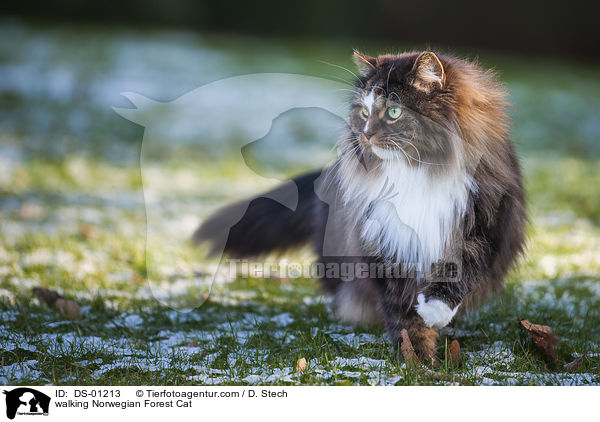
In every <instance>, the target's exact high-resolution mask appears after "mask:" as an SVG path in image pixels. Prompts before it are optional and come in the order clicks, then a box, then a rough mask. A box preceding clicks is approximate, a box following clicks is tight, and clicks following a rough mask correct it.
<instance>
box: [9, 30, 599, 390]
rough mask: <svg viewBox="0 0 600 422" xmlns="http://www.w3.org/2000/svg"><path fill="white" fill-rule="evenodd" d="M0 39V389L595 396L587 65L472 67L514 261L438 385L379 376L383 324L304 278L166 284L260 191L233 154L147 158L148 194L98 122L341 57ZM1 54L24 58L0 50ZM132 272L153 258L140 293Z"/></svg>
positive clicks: (593, 80)
mask: <svg viewBox="0 0 600 422" xmlns="http://www.w3.org/2000/svg"><path fill="white" fill-rule="evenodd" d="M74 31H81V32H80V33H79V34H78V35H79V37H78V38H76V39H75V38H73V37H72V36H69V35H73V34H72V33H73V32H74ZM0 32H2V33H3V34H4V35H5V36H4V37H0V40H2V41H0V52H1V55H0V72H2V73H3V75H5V76H7V78H0V107H1V110H2V111H3V112H6V113H5V116H6V117H7V119H5V120H3V121H2V124H1V125H0V159H1V160H0V161H1V162H0V165H1V167H0V168H1V169H2V171H1V173H0V219H1V222H0V327H1V328H0V384H3V383H10V384H46V383H52V384H103V385H111V384H134V385H135V384H244V383H247V384H255V383H261V384H327V385H333V384H343V385H345V384H398V385H404V384H447V383H455V382H458V383H461V384H502V385H504V384H544V385H545V384H566V385H571V384H599V383H600V195H599V193H600V192H599V189H598V185H599V181H600V164H599V161H598V157H599V156H600V150H598V145H600V143H598V142H597V141H598V140H599V139H600V136H599V135H600V123H599V120H598V115H600V95H599V93H600V82H599V81H598V77H597V75H598V69H597V67H594V66H587V67H586V66H583V65H581V64H574V63H571V64H569V63H562V62H556V63H555V62H548V61H544V60H536V59H530V58H523V57H505V56H503V57H495V56H491V55H490V56H487V57H485V58H482V59H481V60H482V61H483V62H484V63H493V64H494V65H495V66H496V67H497V69H498V70H499V71H500V74H501V76H502V78H503V79H504V80H506V81H507V83H508V86H509V88H510V90H511V98H512V100H513V103H514V104H515V110H514V111H513V114H514V123H515V127H514V130H513V133H514V136H515V139H516V141H517V144H518V146H519V151H520V154H521V156H522V163H523V167H524V174H525V178H526V186H527V192H528V202H529V213H530V219H531V223H530V227H529V244H528V252H527V255H526V257H525V258H524V260H523V262H522V264H521V265H520V267H519V268H518V269H516V270H515V271H514V272H513V273H512V275H511V277H510V279H509V281H508V283H507V289H506V291H505V292H504V293H503V294H501V295H499V296H498V297H497V298H495V300H493V301H492V302H490V303H489V304H488V305H486V306H484V307H483V308H481V309H479V310H477V311H475V312H473V313H471V314H470V315H467V316H465V315H463V316H461V317H459V318H458V319H457V321H456V324H455V325H454V326H453V327H452V328H448V329H445V330H444V332H443V333H442V336H441V341H440V349H439V351H438V352H439V353H438V355H439V357H440V358H441V361H442V367H441V369H440V371H441V372H442V373H444V374H448V375H449V376H457V378H455V379H454V380H451V379H450V378H448V379H446V380H434V379H432V378H431V377H430V376H428V375H427V374H426V373H424V372H423V371H422V370H419V369H411V368H406V367H405V366H404V365H399V364H397V363H394V360H393V359H392V352H391V347H390V345H389V344H388V343H387V342H386V340H385V336H384V333H383V332H382V331H381V330H379V329H370V330H364V329H355V328H353V327H349V326H345V325H341V324H340V323H339V321H337V320H336V319H335V318H334V316H333V315H332V314H331V312H330V310H329V308H328V305H327V301H326V299H325V298H324V297H322V296H321V295H320V291H319V289H318V284H317V283H316V282H315V281H314V280H307V279H287V278H282V279H276V280H275V279H268V280H263V279H241V278H238V279H235V280H230V279H228V278H226V277H223V278H219V279H218V280H217V283H216V284H215V285H214V286H213V288H212V291H211V292H210V295H209V296H208V299H207V300H206V302H204V295H205V294H206V289H204V287H206V277H203V276H196V277H191V278H190V277H182V276H181V269H182V268H186V267H189V266H191V265H192V264H190V263H193V262H194V259H196V258H197V253H196V251H194V250H193V249H191V248H189V246H188V245H187V244H186V240H187V239H188V237H189V235H190V234H191V232H192V231H193V229H194V228H195V226H196V225H197V224H198V222H199V221H200V219H201V217H202V216H204V215H206V213H207V212H209V211H210V210H211V209H212V208H213V207H214V206H215V205H217V204H221V203H223V202H226V201H228V200H230V199H232V198H239V196H240V194H243V193H244V192H248V191H255V190H261V189H262V188H264V187H266V186H267V185H269V184H271V183H273V181H272V180H271V181H269V180H263V181H262V182H260V181H258V182H250V181H248V180H247V179H244V177H242V172H241V171H240V169H239V168H238V167H236V163H235V161H233V160H225V161H214V160H212V161H211V160H204V161H202V163H201V165H200V164H197V163H190V162H189V161H181V162H177V161H175V162H174V163H171V164H169V165H161V164H163V163H144V164H145V165H147V166H148V167H146V169H145V170H147V171H145V172H144V176H145V177H149V178H151V179H152V180H146V182H151V183H150V184H151V186H152V188H153V189H154V190H156V191H152V190H150V189H148V188H147V186H143V185H142V178H141V172H140V163H139V160H138V157H139V142H140V141H141V137H142V133H141V131H140V130H139V128H137V127H135V126H134V125H132V124H130V123H128V122H126V121H124V120H122V119H121V118H119V117H118V116H116V115H115V114H114V113H113V112H112V111H111V110H110V108H109V106H110V105H118V104H119V101H121V102H122V101H123V100H120V99H118V93H119V92H120V91H125V90H136V89H137V90H140V91H145V90H147V91H148V92H144V93H145V94H147V95H152V94H154V95H155V96H157V97H161V96H162V97H163V99H167V98H173V97H174V96H177V95H181V94H182V93H184V92H185V91H186V90H187V89H192V88H195V87H196V86H198V85H199V84H202V83H205V82H206V81H208V80H211V78H213V79H214V78H215V77H217V76H220V77H224V76H227V75H231V74H232V73H236V74H240V73H244V72H250V71H255V72H257V71H290V72H307V73H311V72H313V73H314V74H321V73H322V72H323V69H324V68H327V69H328V72H330V73H332V74H335V75H338V76H340V77H342V75H343V74H344V71H340V72H338V73H336V70H335V69H334V68H333V69H332V68H331V67H330V66H327V65H321V64H318V63H319V61H318V60H320V59H323V60H326V61H328V62H332V63H340V64H342V65H345V66H349V60H348V58H347V56H348V51H350V46H341V45H325V44H322V43H310V42H295V41H294V42H292V41H287V42H274V41H268V40H253V39H252V40H251V39H232V38H228V37H221V38H219V37H217V36H206V37H199V36H198V35H193V34H187V33H150V34H140V33H136V32H134V31H121V32H117V33H114V32H110V33H108V32H104V30H100V29H95V30H88V29H73V28H71V29H64V28H63V29H58V28H32V27H28V26H26V25H20V24H15V23H11V24H10V25H9V24H6V25H3V26H2V27H1V29H0ZM100 35H101V36H100ZM7 40H8V41H7ZM11 40H12V44H14V42H16V41H17V40H18V41H20V42H22V44H23V45H24V48H22V49H20V50H19V51H14V50H9V46H10V45H11V42H9V41H11ZM59 47H60V48H59ZM375 47H376V46H371V48H375ZM346 50H347V51H346ZM36 52H37V53H36ZM157 52H162V53H164V54H166V55H169V57H171V58H172V59H173V60H159V61H158V62H157V61H156V60H157V59H156V57H157ZM200 68H201V69H202V70H203V71H202V72H199V71H198V69H200ZM42 70H44V71H45V72H46V74H47V75H49V78H48V80H46V81H45V82H44V81H41V80H39V79H36V78H35V75H36V72H38V71H42ZM19 72H21V73H20V75H21V78H20V79H19V78H16V75H17V73H19ZM172 75H176V76H177V77H173V78H172V77H171V76H172ZM195 75H196V76H195ZM197 75H200V76H197ZM61 78H62V79H61ZM6 81H9V82H10V83H8V82H6ZM19 81H20V82H19ZM61 81H62V82H61ZM17 82H19V83H17ZM121 104H122V103H121ZM261 183H262V184H261ZM155 194H157V195H155ZM155 197H159V198H160V201H155V200H154V199H153V198H155ZM144 201H147V202H148V203H149V204H151V205H152V206H153V207H154V208H152V209H153V210H154V211H153V212H155V213H156V215H157V216H158V218H156V219H154V220H153V226H152V230H153V231H154V235H155V237H154V238H153V242H155V243H156V244H157V245H165V246H164V248H162V249H161V248H158V252H157V248H154V249H153V250H151V251H150V250H149V253H150V254H157V256H154V255H150V256H148V257H146V255H145V247H146V241H147V237H146V234H147V229H148V227H147V225H146V208H145V203H144ZM153 201H154V202H153ZM173 239H178V240H179V241H180V242H179V243H178V244H177V245H175V246H173V245H172V244H173ZM163 242H164V243H163ZM167 245H168V246H167ZM182 258H184V259H182ZM147 259H148V260H152V261H153V262H154V261H156V262H160V263H161V265H160V266H159V267H158V268H157V271H158V273H157V274H158V275H159V278H158V279H156V280H155V282H154V283H152V284H149V283H148V282H147V281H146V280H145V276H146V273H147V268H146V263H147ZM36 286H43V287H46V288H50V289H55V290H57V291H59V292H60V293H62V294H63V295H65V296H67V297H70V298H73V299H75V300H76V301H77V302H78V303H79V304H80V305H82V308H83V314H84V317H83V318H82V319H81V320H76V321H70V320H65V319H64V318H63V317H62V316H61V315H60V314H59V313H58V311H56V310H55V309H51V308H48V307H47V306H46V305H44V304H43V303H40V301H39V300H38V299H37V298H35V297H34V296H33V295H32V293H31V289H32V288H33V287H36ZM519 317H522V318H527V319H529V320H530V321H532V322H535V323H541V324H548V325H551V326H552V327H553V328H554V330H555V332H556V334H557V336H558V338H559V341H560V348H559V359H560V361H561V364H560V365H558V366H556V367H553V366H551V365H549V364H548V363H547V362H546V361H545V360H544V359H543V357H542V356H540V355H539V354H538V352H537V351H536V350H535V348H534V347H533V345H532V344H531V340H530V339H529V338H528V336H527V335H526V333H525V332H524V331H523V330H522V329H521V328H520V327H519V323H518V318H519ZM446 338H447V340H448V344H449V343H450V341H451V340H452V339H458V340H459V341H460V343H461V346H462V349H463V351H464V354H463V358H462V365H461V367H460V368H452V367H450V366H448V365H447V364H446V363H445V361H444V359H443V358H444V353H445V344H446V343H445V339H446ZM584 353H587V356H588V359H587V361H586V362H585V363H584V365H583V366H582V367H581V368H580V369H579V370H578V371H577V373H565V372H564V370H563V369H562V363H564V362H568V361H571V360H573V359H575V358H576V357H579V356H582V355H583V354H584ZM301 357H304V358H306V359H307V361H308V368H307V370H306V371H305V372H303V373H301V374H297V373H295V371H294V368H295V365H296V361H297V360H298V359H299V358H301Z"/></svg>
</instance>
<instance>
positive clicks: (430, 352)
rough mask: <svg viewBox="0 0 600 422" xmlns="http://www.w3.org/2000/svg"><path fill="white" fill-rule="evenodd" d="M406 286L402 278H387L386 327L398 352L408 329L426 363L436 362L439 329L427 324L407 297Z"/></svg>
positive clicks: (384, 302) (384, 304)
mask: <svg viewBox="0 0 600 422" xmlns="http://www.w3.org/2000/svg"><path fill="white" fill-rule="evenodd" d="M405 289H406V286H405V285H404V283H402V282H401V281H400V280H387V281H386V283H385V289H383V291H382V301H381V303H382V305H383V306H382V308H383V314H384V320H385V327H386V330H387V333H388V336H389V339H390V341H391V343H392V345H393V347H394V351H395V352H396V353H398V354H399V353H400V345H401V344H402V335H401V333H402V330H403V329H406V330H407V332H408V336H409V338H410V340H411V343H412V345H413V348H414V350H415V352H416V354H417V356H418V357H419V359H420V360H421V361H422V362H424V363H435V361H436V360H435V350H436V341H437V336H438V333H437V330H436V329H435V328H434V327H431V326H427V324H425V322H424V320H423V318H422V317H421V316H419V314H418V313H417V312H416V310H415V309H414V308H413V309H411V308H410V305H407V303H410V301H408V302H407V298H406V297H405V294H404V293H405Z"/></svg>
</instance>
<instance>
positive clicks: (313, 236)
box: [194, 51, 526, 361]
mask: <svg viewBox="0 0 600 422" xmlns="http://www.w3.org/2000/svg"><path fill="white" fill-rule="evenodd" d="M354 60H355V62H356V64H357V65H358V68H359V71H360V75H359V76H358V78H357V81H356V86H355V89H354V93H353V96H352V99H351V104H350V106H351V108H350V119H349V128H348V130H347V133H346V135H345V136H344V138H343V139H342V141H341V142H340V144H339V150H340V153H339V155H338V158H337V161H336V162H335V163H334V164H333V165H332V166H330V167H327V168H324V169H322V170H320V171H318V172H314V173H310V174H306V175H303V176H300V177H298V178H296V179H295V180H294V182H295V183H296V185H297V187H298V192H299V200H298V201H299V202H298V206H297V208H296V209H295V210H294V211H291V210H289V209H287V208H286V207H284V206H282V205H281V204H279V203H277V202H275V201H273V200H271V199H266V198H263V197H257V198H255V199H254V200H252V201H251V202H250V206H249V207H248V209H247V210H246V211H245V214H244V216H243V217H242V219H241V220H240V221H231V218H229V217H228V216H231V215H236V214H237V212H239V211H240V210H239V207H241V206H245V205H244V204H243V203H239V204H233V205H231V206H229V207H226V208H224V209H221V210H219V211H218V212H217V213H216V214H215V215H213V216H212V217H210V218H208V219H207V220H206V221H205V222H204V223H203V224H202V225H201V226H200V227H199V228H198V230H197V231H196V233H195V234H194V240H195V241H197V242H207V243H209V244H213V245H214V243H215V239H216V238H217V233H220V232H221V231H222V230H228V231H229V237H228V240H227V244H226V246H225V251H224V252H225V254H226V255H227V256H230V257H235V258H248V257H255V256H261V255H264V254H267V253H269V252H272V251H285V250H288V249H290V248H295V247H300V246H303V245H305V244H307V243H311V244H312V245H313V246H314V250H315V253H316V254H317V255H318V262H320V263H324V264H327V265H328V264H342V263H348V262H353V263H365V264H368V265H372V264H377V265H378V266H379V267H378V268H380V267H381V266H383V267H384V268H385V269H386V271H383V272H382V271H378V272H377V273H376V274H373V273H369V274H368V276H365V277H362V278H359V279H354V280H352V281H344V280H342V279H341V278H340V277H338V276H333V277H332V276H327V275H326V276H325V277H323V278H322V279H321V280H322V283H323V286H324V287H325V289H326V290H327V291H328V292H329V293H331V294H332V295H333V301H332V304H333V307H334V310H335V312H336V314H337V315H338V316H339V317H340V318H341V319H343V320H345V321H348V322H351V323H355V324H374V323H383V324H384V325H385V327H386V330H387V333H388V336H389V339H390V341H391V342H392V344H393V346H394V347H395V348H396V350H397V349H398V348H399V345H400V343H401V335H400V333H401V331H402V329H407V330H408V333H409V337H410V339H411V341H412V343H413V346H414V348H415V351H416V352H417V354H418V355H419V357H420V358H422V359H424V360H426V361H432V360H434V359H435V351H436V338H437V330H438V329H440V328H442V327H444V326H446V325H447V324H448V323H450V321H451V320H452V318H453V317H454V315H455V313H456V312H457V310H458V309H459V308H461V307H462V308H463V309H464V308H468V307H471V306H473V305H475V304H477V303H479V302H480V301H481V299H483V298H485V297H487V296H489V295H490V293H492V292H495V291H497V289H498V288H499V287H500V286H501V284H502V280H503V278H504V277H505V275H506V273H507V272H508V270H509V269H510V267H511V266H512V265H513V264H514V262H515V260H516V259H517V257H518V256H519V255H520V253H521V252H522V250H523V246H524V226H525V219H526V215H525V200H524V191H523V186H522V181H521V172H520V168H519V163H518V160H517V157H516V155H515V152H514V148H513V144H512V142H511V141H510V140H509V138H508V127H509V118H508V115H507V112H506V110H507V108H508V105H509V104H508V103H507V101H506V96H507V94H506V91H505V90H504V89H503V87H502V86H501V85H500V84H499V83H497V82H496V81H495V79H494V75H493V74H492V73H491V72H489V71H483V70H482V69H480V68H479V67H478V66H477V65H475V64H473V63H470V62H468V61H465V60H460V59H457V58H454V57H449V56H444V55H436V54H434V53H432V52H429V51H426V52H423V53H404V54H399V55H382V56H378V57H369V56H366V55H364V54H360V53H357V52H355V54H354ZM246 204H247V202H246ZM242 212H243V210H242ZM237 215H239V214H237ZM398 269H400V271H398ZM391 270H394V271H391Z"/></svg>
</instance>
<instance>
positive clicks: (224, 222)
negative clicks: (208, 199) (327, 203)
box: [193, 171, 323, 258]
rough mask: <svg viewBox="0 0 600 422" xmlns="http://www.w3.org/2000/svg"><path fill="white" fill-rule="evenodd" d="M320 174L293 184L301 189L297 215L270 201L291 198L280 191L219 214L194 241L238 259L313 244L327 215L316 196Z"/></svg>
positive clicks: (247, 201) (242, 202)
mask: <svg viewBox="0 0 600 422" xmlns="http://www.w3.org/2000/svg"><path fill="white" fill-rule="evenodd" d="M320 174H321V171H317V172H313V173H308V174H305V175H303V176H300V177H298V178H296V179H294V180H293V182H294V183H295V184H296V186H297V187H298V205H297V207H296V209H295V210H294V211H292V210H290V209H289V208H287V207H286V206H284V205H282V204H281V203H280V202H278V201H276V200H273V199H270V198H278V199H283V198H284V197H285V196H286V195H287V196H288V197H289V196H290V195H291V192H290V190H289V189H286V188H284V187H278V188H276V189H274V190H272V191H270V192H268V193H265V194H264V195H261V196H259V197H256V198H253V199H250V200H244V201H240V202H237V203H234V204H232V205H229V206H227V207H224V208H222V209H220V210H218V211H217V212H216V213H215V214H213V215H212V216H210V217H208V219H206V221H204V222H203V223H202V224H201V225H200V227H198V229H197V230H196V232H195V233H194V235H193V241H194V242H195V243H196V244H198V243H207V244H208V245H209V248H210V254H211V255H217V254H219V253H221V252H224V253H225V254H226V255H228V256H230V257H237V258H247V257H253V256H258V255H263V254H267V253H269V252H273V251H278V252H282V251H285V250H289V249H293V248H297V247H300V246H303V245H305V244H307V243H309V242H312V241H313V239H315V236H316V234H317V230H318V226H319V221H320V218H319V214H321V213H322V212H323V209H322V202H321V201H320V200H319V198H318V197H317V196H316V195H315V192H314V181H315V179H317V178H318V177H319V175H320ZM265 196H267V197H265ZM269 197H270V198H269ZM240 217H241V219H240Z"/></svg>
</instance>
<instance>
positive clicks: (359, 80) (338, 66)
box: [319, 60, 365, 87]
mask: <svg viewBox="0 0 600 422" xmlns="http://www.w3.org/2000/svg"><path fill="white" fill-rule="evenodd" d="M319 61H320V62H321V63H323V64H327V65H329V66H333V67H337V68H339V69H342V70H345V71H346V72H348V73H350V74H352V75H353V76H354V77H355V78H356V80H357V81H358V82H360V84H361V85H362V86H363V87H364V86H365V84H364V83H363V81H362V80H361V79H360V78H359V77H358V75H357V74H356V73H354V72H353V71H351V70H350V69H346V68H345V67H344V66H340V65H338V64H333V63H328V62H326V61H324V60H319Z"/></svg>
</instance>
